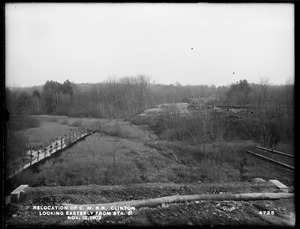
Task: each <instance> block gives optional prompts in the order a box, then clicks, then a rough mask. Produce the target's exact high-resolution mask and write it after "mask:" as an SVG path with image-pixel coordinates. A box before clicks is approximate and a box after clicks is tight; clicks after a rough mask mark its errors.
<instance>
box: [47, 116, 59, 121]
mask: <svg viewBox="0 0 300 229" xmlns="http://www.w3.org/2000/svg"><path fill="white" fill-rule="evenodd" d="M47 121H48V122H58V117H55V116H50V117H47Z"/></svg>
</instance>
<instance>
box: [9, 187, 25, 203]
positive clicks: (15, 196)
mask: <svg viewBox="0 0 300 229" xmlns="http://www.w3.org/2000/svg"><path fill="white" fill-rule="evenodd" d="M26 188H28V185H27V184H26V185H20V186H19V187H18V188H16V189H15V190H14V191H12V192H11V193H10V201H11V203H18V202H19V200H20V198H21V196H22V194H24V192H25V189H26Z"/></svg>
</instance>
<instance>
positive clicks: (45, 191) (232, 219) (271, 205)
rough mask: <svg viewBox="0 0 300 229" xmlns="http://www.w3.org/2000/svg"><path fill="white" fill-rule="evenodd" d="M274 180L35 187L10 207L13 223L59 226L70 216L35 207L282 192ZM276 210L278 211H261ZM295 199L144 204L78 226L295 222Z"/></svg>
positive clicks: (8, 212) (8, 213) (9, 219)
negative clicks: (127, 212) (42, 212)
mask: <svg viewBox="0 0 300 229" xmlns="http://www.w3.org/2000/svg"><path fill="white" fill-rule="evenodd" d="M278 191H279V190H278V189H277V188H276V187H275V186H274V185H272V184H271V183H270V182H263V183H252V182H238V183H237V182H235V183H207V184H206V183H202V184H199V183H198V184H172V183H148V184H134V185H116V186H97V185H88V186H73V187H61V186H58V187H30V188H29V190H27V192H26V193H27V194H26V196H25V198H24V199H23V200H22V202H21V203H20V204H18V205H16V204H10V205H8V206H7V207H6V215H5V217H6V224H7V225H59V224H62V223H64V222H65V221H66V219H67V217H66V216H65V215H59V216H41V215H38V211H36V210H32V208H33V206H60V205H62V204H63V203H72V204H78V205H80V204H95V203H97V204H99V203H103V204H104V203H112V202H118V201H125V200H127V201H128V200H138V199H149V198H157V197H163V196H170V195H177V194H181V195H187V194H200V193H202V194H203V193H208V194H209V193H210V194H212V193H214V194H222V193H246V192H247V193H252V192H278ZM260 211H266V212H267V211H270V212H271V213H272V214H274V215H267V213H265V215H262V214H260ZM293 214H294V203H293V200H292V199H283V200H273V201H262V200H260V201H201V200H200V201H192V202H184V203H172V204H162V205H159V206H157V207H143V208H139V209H137V210H135V211H134V212H133V215H124V216H107V217H103V218H102V220H100V221H83V222H80V223H76V220H75V221H74V222H73V223H74V224H75V225H78V224H79V225H91V224H101V225H131V226H170V225H176V226H178V225H190V226H193V225H197V226H199V225H215V226H222V225H233V226H238V225H241V226H247V225H248V226H253V225H262V226H265V225H266V226H270V225H291V224H292V223H293V219H294V218H293Z"/></svg>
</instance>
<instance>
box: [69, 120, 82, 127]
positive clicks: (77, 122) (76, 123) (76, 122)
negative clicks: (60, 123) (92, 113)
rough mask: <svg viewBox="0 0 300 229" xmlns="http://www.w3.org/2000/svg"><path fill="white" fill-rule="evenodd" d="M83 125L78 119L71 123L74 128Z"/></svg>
mask: <svg viewBox="0 0 300 229" xmlns="http://www.w3.org/2000/svg"><path fill="white" fill-rule="evenodd" d="M81 125H82V120H80V119H78V120H75V121H74V122H72V123H71V126H73V127H80V126H81Z"/></svg>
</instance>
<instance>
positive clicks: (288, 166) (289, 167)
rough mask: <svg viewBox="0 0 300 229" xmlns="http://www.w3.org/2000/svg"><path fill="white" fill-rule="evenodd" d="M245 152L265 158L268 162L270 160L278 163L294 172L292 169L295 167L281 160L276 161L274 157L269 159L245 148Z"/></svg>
mask: <svg viewBox="0 0 300 229" xmlns="http://www.w3.org/2000/svg"><path fill="white" fill-rule="evenodd" d="M247 153H249V154H251V155H254V156H256V157H259V158H261V159H263V160H266V161H268V162H271V163H274V164H277V165H280V166H282V167H284V168H286V169H289V170H290V171H293V172H294V170H295V168H294V167H293V166H290V165H287V164H284V163H281V162H279V161H276V160H274V159H271V158H269V157H265V156H262V155H260V154H257V153H254V152H252V151H250V150H247Z"/></svg>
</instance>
